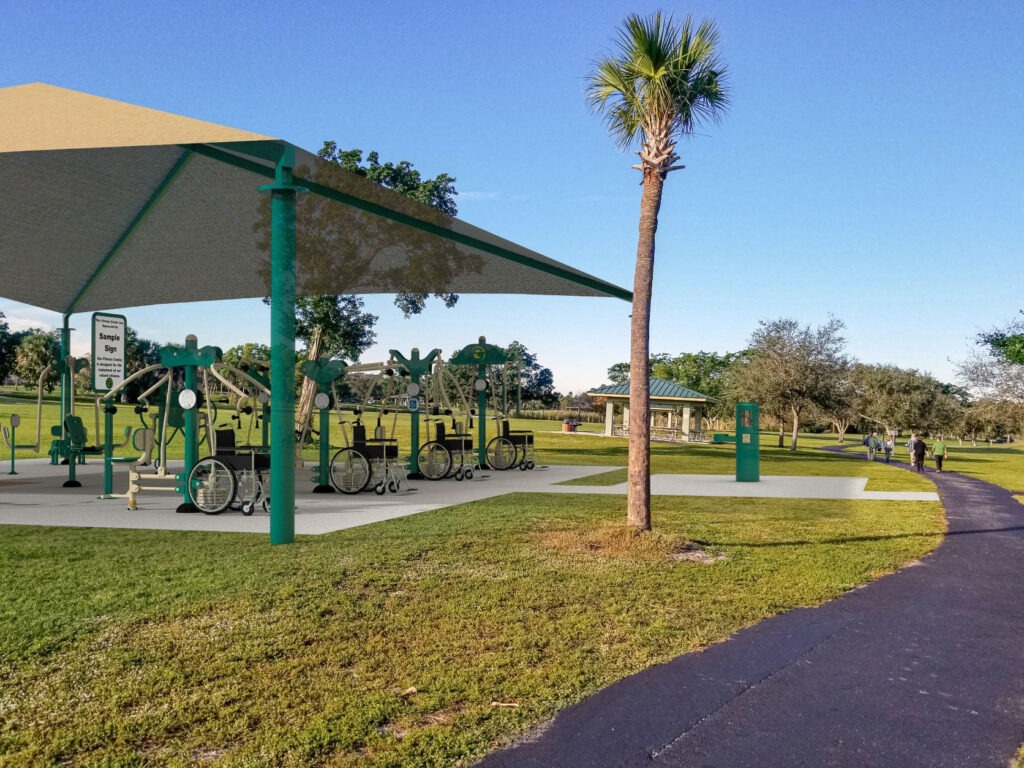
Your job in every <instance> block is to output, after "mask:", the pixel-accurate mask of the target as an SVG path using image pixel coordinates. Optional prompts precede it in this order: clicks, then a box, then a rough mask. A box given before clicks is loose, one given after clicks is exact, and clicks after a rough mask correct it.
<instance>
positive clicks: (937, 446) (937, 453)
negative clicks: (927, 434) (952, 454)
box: [932, 435, 946, 472]
mask: <svg viewBox="0 0 1024 768" xmlns="http://www.w3.org/2000/svg"><path fill="white" fill-rule="evenodd" d="M932 457H933V458H934V459H935V471H936V472H941V471H942V462H943V460H944V459H945V458H946V441H945V440H943V439H942V435H939V436H938V438H937V439H936V440H935V442H934V443H932Z"/></svg>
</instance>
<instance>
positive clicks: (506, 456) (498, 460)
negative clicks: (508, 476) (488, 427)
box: [487, 435, 516, 469]
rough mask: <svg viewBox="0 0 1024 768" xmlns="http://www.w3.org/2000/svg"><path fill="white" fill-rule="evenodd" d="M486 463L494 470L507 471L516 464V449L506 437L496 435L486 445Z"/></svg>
mask: <svg viewBox="0 0 1024 768" xmlns="http://www.w3.org/2000/svg"><path fill="white" fill-rule="evenodd" d="M487 463H488V464H490V465H491V466H492V467H494V469H508V468H509V467H511V466H512V465H514V464H515V463H516V447H515V445H513V444H512V441H511V440H509V439H508V438H507V437H504V436H502V435H498V436H497V437H496V438H494V439H493V440H491V442H489V443H488V444H487Z"/></svg>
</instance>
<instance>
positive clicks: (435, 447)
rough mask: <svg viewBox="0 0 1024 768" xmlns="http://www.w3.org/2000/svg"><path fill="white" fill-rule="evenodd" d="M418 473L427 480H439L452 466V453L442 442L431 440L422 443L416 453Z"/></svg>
mask: <svg viewBox="0 0 1024 768" xmlns="http://www.w3.org/2000/svg"><path fill="white" fill-rule="evenodd" d="M416 460H417V463H418V464H419V468H420V473H421V474H422V475H423V476H424V477H425V478H427V480H440V479H441V478H443V477H446V476H447V475H448V473H449V472H450V471H451V468H452V455H451V453H450V452H449V451H448V449H447V448H445V447H444V445H443V444H442V443H439V442H437V441H436V440H431V441H430V442H429V443H424V444H423V446H422V447H421V448H420V450H419V452H418V453H417V454H416Z"/></svg>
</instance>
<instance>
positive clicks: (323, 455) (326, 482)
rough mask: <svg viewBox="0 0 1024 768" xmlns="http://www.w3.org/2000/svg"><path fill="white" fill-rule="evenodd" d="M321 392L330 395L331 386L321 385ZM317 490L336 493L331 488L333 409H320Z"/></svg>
mask: <svg viewBox="0 0 1024 768" xmlns="http://www.w3.org/2000/svg"><path fill="white" fill-rule="evenodd" d="M319 390H320V393H321V394H327V395H329V394H330V393H331V391H330V384H324V383H322V382H321V383H320V386H319ZM317 488H325V489H326V490H324V491H319V492H320V493H334V488H333V487H332V486H331V409H330V408H321V409H320V475H319V485H317V487H316V488H314V489H313V490H314V491H316V490H317Z"/></svg>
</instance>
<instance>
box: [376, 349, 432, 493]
mask: <svg viewBox="0 0 1024 768" xmlns="http://www.w3.org/2000/svg"><path fill="white" fill-rule="evenodd" d="M389 351H390V354H391V357H392V359H393V360H397V361H398V362H399V363H400V364H401V365H402V367H403V368H405V370H406V371H408V373H409V383H408V385H407V386H406V388H405V394H406V396H407V400H406V407H408V409H409V414H410V416H409V421H410V434H409V439H410V443H411V446H412V450H411V452H410V456H409V477H414V478H417V479H418V478H420V477H423V475H422V473H421V472H420V466H419V451H420V413H421V410H422V405H424V403H425V400H426V398H421V397H420V394H421V392H423V385H422V384H421V380H422V378H423V376H425V375H428V374H430V370H431V366H432V365H433V363H434V360H435V359H436V360H438V361H439V362H440V356H441V350H440V349H432V350H431V351H430V353H429V354H428V355H427V356H426V357H424V358H421V357H420V350H419V348H418V347H413V348H412V352H411V353H410V356H409V357H408V358H407V357H405V355H403V354H402V353H401V352H399V351H398V350H397V349H392V350H389Z"/></svg>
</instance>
